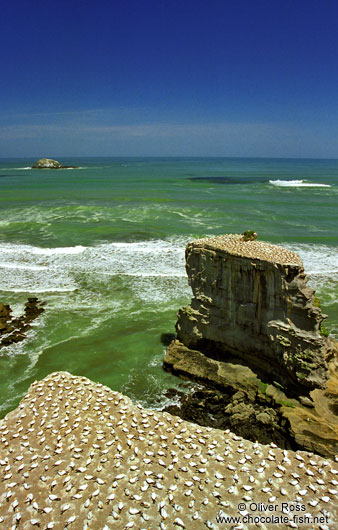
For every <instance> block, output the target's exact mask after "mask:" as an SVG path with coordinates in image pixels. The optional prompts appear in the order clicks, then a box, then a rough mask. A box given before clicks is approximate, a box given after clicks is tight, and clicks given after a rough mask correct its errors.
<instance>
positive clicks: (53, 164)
mask: <svg viewBox="0 0 338 530" xmlns="http://www.w3.org/2000/svg"><path fill="white" fill-rule="evenodd" d="M32 169H77V166H63V165H62V164H61V162H58V161H57V160H53V159H52V158H40V160H38V161H37V162H35V164H34V165H33V166H32Z"/></svg>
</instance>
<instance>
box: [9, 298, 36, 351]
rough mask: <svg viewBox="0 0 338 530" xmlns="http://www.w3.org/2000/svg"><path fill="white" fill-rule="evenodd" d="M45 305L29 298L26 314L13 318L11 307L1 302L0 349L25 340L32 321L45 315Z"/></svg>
mask: <svg viewBox="0 0 338 530" xmlns="http://www.w3.org/2000/svg"><path fill="white" fill-rule="evenodd" d="M44 305H45V304H44V302H40V301H39V300H38V299H37V298H35V297H31V298H28V301H27V302H26V304H25V310H24V314H23V315H21V316H20V317H13V315H12V309H11V308H10V306H9V305H4V304H2V303H1V302H0V349H1V348H2V347H3V346H9V345H10V344H13V343H16V342H20V341H22V340H24V339H25V338H26V332H27V331H28V330H29V329H30V327H31V323H32V321H33V320H35V319H36V318H37V317H38V316H39V315H40V314H41V313H43V311H44V307H43V306H44Z"/></svg>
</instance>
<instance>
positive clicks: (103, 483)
mask: <svg viewBox="0 0 338 530" xmlns="http://www.w3.org/2000/svg"><path fill="white" fill-rule="evenodd" d="M0 440H1V445H0V530H1V529H6V530H16V529H17V530H34V528H38V529H40V530H50V529H54V530H59V529H62V530H63V529H67V530H110V529H114V528H116V529H121V530H128V529H135V530H146V529H148V530H157V529H159V530H166V529H167V530H171V529H175V528H177V529H179V530H180V529H187V530H204V529H214V530H219V529H224V528H227V529H233V530H241V529H246V528H256V527H257V528H262V529H264V528H266V529H271V528H273V529H275V530H279V529H280V530H282V529H283V530H285V529H286V528H303V529H305V528H306V530H309V529H312V528H314V529H316V530H318V529H320V530H335V529H337V528H338V522H337V521H338V459H332V460H330V459H324V458H322V457H320V456H318V455H315V454H312V453H306V452H293V451H287V450H283V449H280V448H278V447H277V446H276V445H274V444H273V443H271V444H270V445H268V446H264V445H260V444H258V443H253V442H249V441H247V440H244V439H242V438H240V437H239V436H236V435H235V434H233V433H232V432H230V431H220V430H217V429H212V428H206V427H201V426H198V425H195V424H192V423H189V422H186V421H183V420H181V419H180V418H177V417H174V416H171V415H170V414H168V413H163V412H157V411H151V410H147V409H145V408H143V407H142V406H141V405H140V404H133V403H132V402H131V400H130V399H129V398H127V397H125V396H123V395H122V394H120V393H118V392H114V391H112V390H111V389H109V388H108V387H105V386H103V385H101V384H95V383H93V382H91V381H90V380H88V379H86V378H84V377H76V376H73V375H71V374H69V373H66V372H56V373H53V374H51V375H49V376H48V377H46V378H45V379H43V380H42V381H39V382H35V383H33V384H32V385H31V387H30V389H29V391H28V393H27V395H26V396H25V397H24V398H23V400H22V401H21V403H20V405H19V406H18V408H17V409H15V410H14V411H12V412H10V413H9V414H8V415H7V416H6V417H5V418H4V420H2V421H1V422H0ZM269 506H272V508H269ZM272 516H274V517H276V518H278V517H279V518H281V517H285V518H287V522H286V519H283V522H274V523H271V522H270V523H269V522H266V521H267V519H268V518H269V517H270V518H271V517H272ZM222 517H238V520H237V521H236V520H235V519H233V520H232V521H229V522H228V523H227V524H225V521H226V519H223V520H222ZM250 517H251V519H250ZM300 517H303V518H304V517H307V519H305V521H306V523H307V524H306V525H305V526H304V524H302V519H300ZM264 518H265V519H264ZM269 520H270V521H271V519H269ZM278 520H279V519H276V520H275V521H278ZM280 520H282V519H280ZM303 520H304V519H303ZM222 521H223V522H222Z"/></svg>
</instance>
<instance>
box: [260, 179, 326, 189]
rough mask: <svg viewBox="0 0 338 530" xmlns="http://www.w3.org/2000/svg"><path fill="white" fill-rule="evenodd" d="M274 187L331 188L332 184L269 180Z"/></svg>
mask: <svg viewBox="0 0 338 530" xmlns="http://www.w3.org/2000/svg"><path fill="white" fill-rule="evenodd" d="M269 183H270V184H272V185H273V186H278V187H280V188H331V185H330V184H321V183H316V182H308V181H306V180H278V179H277V180H269Z"/></svg>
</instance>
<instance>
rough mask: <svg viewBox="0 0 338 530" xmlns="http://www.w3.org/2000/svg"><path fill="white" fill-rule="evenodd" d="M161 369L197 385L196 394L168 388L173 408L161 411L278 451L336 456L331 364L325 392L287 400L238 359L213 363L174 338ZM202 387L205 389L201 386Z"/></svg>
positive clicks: (335, 377)
mask: <svg viewBox="0 0 338 530" xmlns="http://www.w3.org/2000/svg"><path fill="white" fill-rule="evenodd" d="M164 367H165V368H166V369H167V370H170V371H171V372H172V373H174V374H175V375H178V376H179V377H181V378H182V379H188V380H192V381H195V382H196V383H198V387H197V389H196V390H194V389H193V390H192V391H189V392H187V391H185V392H184V393H183V392H179V391H177V390H175V389H172V390H171V397H175V399H174V401H175V403H176V405H175V406H169V408H166V409H165V410H168V411H169V412H174V413H175V414H177V415H178V416H180V417H182V418H183V419H186V420H189V421H194V422H196V423H199V424H200V425H210V426H215V427H217V428H220V429H226V428H230V429H232V430H233V431H234V432H236V433H238V434H240V435H241V436H243V437H244V438H247V439H248V440H252V441H255V440H258V441H259V442H261V443H267V441H272V442H274V443H276V444H277V445H278V446H279V447H285V448H290V447H291V448H293V449H296V448H297V449H305V450H307V451H313V452H315V453H318V454H320V455H323V456H327V457H331V458H332V457H333V456H334V455H336V454H337V453H338V370H337V365H336V363H335V362H330V363H329V379H328V381H327V384H326V388H325V389H315V390H312V391H311V392H310V394H309V396H308V397H304V396H298V397H297V398H296V397H295V396H293V397H291V396H290V395H288V394H287V393H286V392H283V390H282V389H281V388H280V387H279V386H277V385H273V384H267V383H264V382H263V381H261V380H260V379H259V378H258V376H257V374H256V373H255V372H254V371H253V370H251V369H250V368H249V367H248V366H245V365H244V364H240V363H239V362H238V360H237V359H235V358H234V359H232V360H231V361H230V360H228V361H226V362H225V361H217V360H215V359H211V358H210V357H207V356H206V355H204V354H203V353H202V352H200V351H197V350H191V349H189V348H187V347H186V346H184V345H183V344H182V343H180V342H179V341H178V340H175V341H173V342H172V343H171V345H170V347H169V348H168V350H167V352H166V355H165V359H164ZM201 385H203V386H201ZM201 393H202V394H205V395H207V399H204V398H202V399H201V397H200V394H201Z"/></svg>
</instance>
